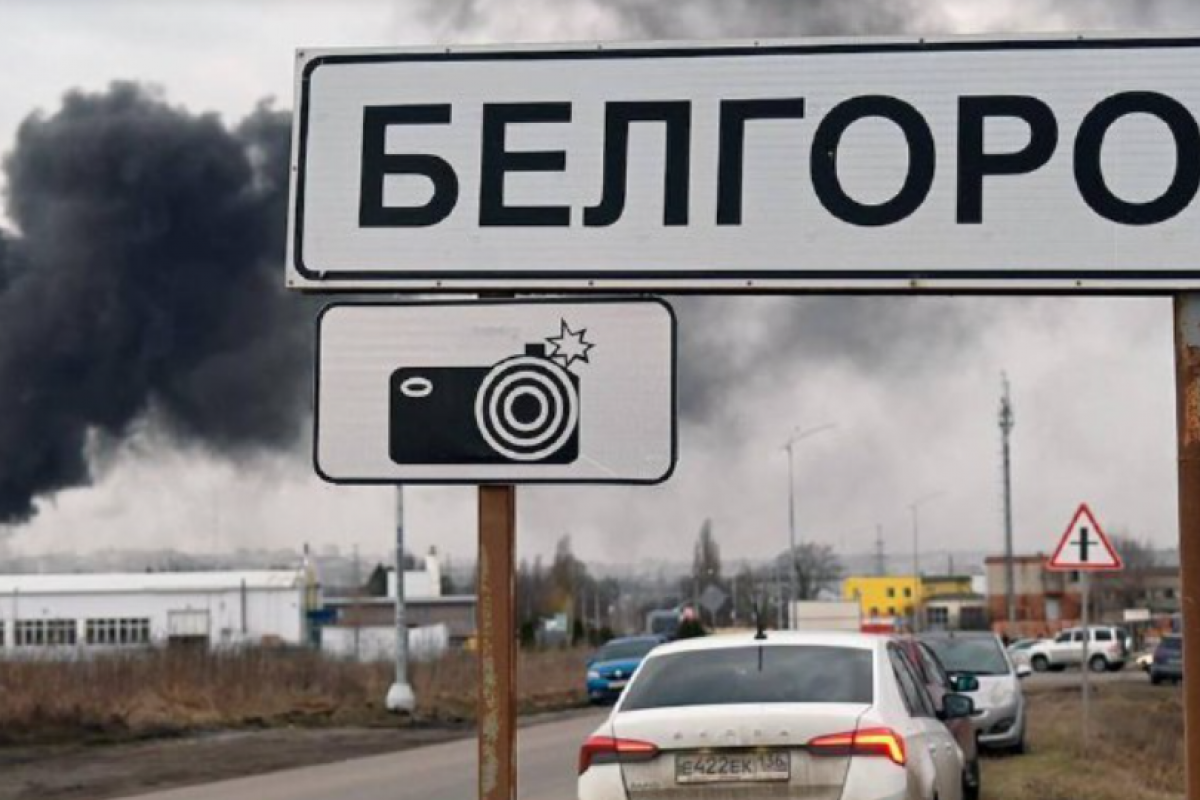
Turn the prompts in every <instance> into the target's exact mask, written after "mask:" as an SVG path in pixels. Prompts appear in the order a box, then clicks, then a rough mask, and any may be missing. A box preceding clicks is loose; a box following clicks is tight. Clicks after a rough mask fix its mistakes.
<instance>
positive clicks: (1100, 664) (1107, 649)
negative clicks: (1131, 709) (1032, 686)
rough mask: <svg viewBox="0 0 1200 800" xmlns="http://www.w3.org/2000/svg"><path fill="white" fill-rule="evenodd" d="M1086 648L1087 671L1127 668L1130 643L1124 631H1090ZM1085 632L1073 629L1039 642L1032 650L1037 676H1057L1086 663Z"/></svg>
mask: <svg viewBox="0 0 1200 800" xmlns="http://www.w3.org/2000/svg"><path fill="white" fill-rule="evenodd" d="M1088 630H1089V631H1091V635H1090V637H1089V639H1088V646H1087V667H1088V669H1090V670H1091V671H1092V672H1108V671H1112V672H1115V671H1117V670H1120V669H1124V668H1125V662H1126V661H1127V660H1128V659H1129V647H1130V640H1129V634H1128V633H1126V632H1125V629H1124V628H1110V627H1105V626H1097V627H1091V628H1089V629H1088ZM1083 660H1084V659H1083V629H1082V628H1070V629H1069V630H1065V631H1063V632H1062V633H1060V634H1058V636H1055V637H1054V638H1053V639H1046V640H1044V641H1041V642H1038V643H1037V644H1035V645H1034V646H1033V647H1031V648H1030V650H1029V665H1030V666H1031V667H1033V669H1034V671H1035V672H1046V671H1048V670H1053V671H1055V672H1058V671H1061V670H1064V669H1066V668H1067V667H1077V666H1079V665H1080V664H1081V663H1082V662H1083Z"/></svg>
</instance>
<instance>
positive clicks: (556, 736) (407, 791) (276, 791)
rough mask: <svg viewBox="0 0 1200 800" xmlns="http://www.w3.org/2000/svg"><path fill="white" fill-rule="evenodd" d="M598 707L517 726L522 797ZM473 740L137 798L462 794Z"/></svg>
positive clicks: (315, 799) (533, 795)
mask: <svg viewBox="0 0 1200 800" xmlns="http://www.w3.org/2000/svg"><path fill="white" fill-rule="evenodd" d="M1079 679H1080V673H1079V671H1078V670H1070V671H1067V672H1062V673H1048V674H1039V675H1035V676H1032V677H1030V678H1029V679H1027V681H1026V682H1025V684H1026V686H1027V688H1029V689H1031V690H1034V691H1035V692H1036V691H1037V690H1038V689H1041V690H1047V689H1054V688H1058V687H1069V686H1078V684H1079ZM1145 680H1146V676H1145V674H1144V673H1142V672H1140V671H1138V670H1133V669H1129V670H1125V671H1124V672H1120V673H1107V674H1104V675H1096V676H1093V681H1094V683H1096V684H1105V683H1116V682H1125V681H1145ZM603 716H604V715H603V712H591V713H586V714H581V715H578V716H572V717H569V718H567V719H562V720H556V721H553V722H546V723H542V724H537V725H530V726H528V727H524V728H522V729H521V730H520V732H519V734H518V739H517V741H518V751H519V764H520V786H519V796H520V798H521V800H570V798H573V797H574V796H575V761H576V755H577V753H578V748H579V744H580V743H581V742H582V741H583V739H584V738H585V737H586V736H587V735H588V734H589V733H591V731H592V730H593V729H595V727H596V726H597V725H599V723H600V720H601V719H603ZM475 748H476V743H475V740H474V739H466V740H461V741H455V742H448V743H446V744H439V745H431V746H429V747H422V748H418V749H414V750H407V751H404V752H400V753H393V754H389V755H382V756H372V757H369V758H360V759H354V760H352V761H343V762H340V763H335V764H327V765H323V766H315V767H306V768H302V769H292V770H287V771H283V772H275V773H270V774H267V775H259V776H255V777H250V778H239V779H236V780H230V781H222V782H219V783H210V784H205V785H202V786H194V787H190V788H184V789H175V790H170V791H163V792H156V793H153V794H146V795H138V796H137V798H136V799H135V800H468V799H469V798H472V797H475V793H476V749H475Z"/></svg>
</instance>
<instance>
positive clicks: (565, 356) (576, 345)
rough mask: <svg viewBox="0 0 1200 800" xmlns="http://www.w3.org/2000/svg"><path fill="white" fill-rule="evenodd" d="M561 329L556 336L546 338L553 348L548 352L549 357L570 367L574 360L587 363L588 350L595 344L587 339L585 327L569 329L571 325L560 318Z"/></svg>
mask: <svg viewBox="0 0 1200 800" xmlns="http://www.w3.org/2000/svg"><path fill="white" fill-rule="evenodd" d="M561 323H562V330H561V331H560V332H559V334H558V336H551V337H549V338H548V339H546V341H547V342H549V343H550V346H551V347H553V348H554V350H553V351H552V352H551V353H550V357H551V358H553V359H555V360H556V361H560V362H561V363H562V365H563V366H564V367H568V368H570V366H571V365H572V364H574V363H575V362H576V361H582V362H583V363H585V364H587V363H589V362H588V351H589V350H591V349H592V348H593V347H595V346H596V345H594V344H592V343H591V342H589V341H587V339H586V338H585V337H586V336H587V328H580V329H579V330H577V331H573V330H571V326H570V325H568V324H567V321H566V320H565V319H564V320H561Z"/></svg>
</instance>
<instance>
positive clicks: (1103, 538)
mask: <svg viewBox="0 0 1200 800" xmlns="http://www.w3.org/2000/svg"><path fill="white" fill-rule="evenodd" d="M1080 517H1087V519H1088V521H1089V522H1091V523H1092V528H1093V529H1094V530H1095V531H1096V534H1097V535H1098V536H1099V537H1100V542H1101V543H1102V544H1103V545H1104V549H1105V550H1107V551H1108V554H1109V555H1111V556H1112V557H1113V561H1115V562H1116V564H1114V565H1112V566H1095V567H1086V566H1080V565H1079V564H1074V565H1071V566H1061V565H1059V564H1058V559H1059V557H1060V556H1061V555H1062V553H1063V550H1065V549H1066V547H1067V540H1068V539H1070V538H1071V531H1073V530H1075V523H1077V522H1079V518H1080ZM1046 569H1048V570H1050V571H1052V572H1120V571H1122V570H1123V569H1125V562H1124V561H1123V560H1122V559H1121V554H1120V553H1118V552H1117V549H1116V548H1115V547H1113V546H1112V542H1110V541H1109V540H1108V535H1107V534H1106V533H1105V532H1104V529H1103V528H1101V527H1100V523H1099V522H1098V521H1097V520H1096V515H1095V514H1093V513H1092V509H1091V508H1089V507H1088V504H1087V503H1080V504H1079V508H1078V509H1077V510H1076V511H1075V516H1073V517H1071V521H1070V523H1068V524H1067V529H1066V531H1064V532H1063V535H1062V538H1061V539H1060V540H1059V542H1058V547H1057V548H1056V549H1055V551H1054V555H1053V556H1052V557H1051V558H1050V560H1049V561H1047V562H1046Z"/></svg>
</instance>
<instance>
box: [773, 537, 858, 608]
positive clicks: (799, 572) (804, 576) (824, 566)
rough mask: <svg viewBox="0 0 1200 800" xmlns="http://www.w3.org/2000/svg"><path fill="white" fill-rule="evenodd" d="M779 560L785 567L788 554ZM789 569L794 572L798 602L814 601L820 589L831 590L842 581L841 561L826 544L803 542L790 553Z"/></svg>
mask: <svg viewBox="0 0 1200 800" xmlns="http://www.w3.org/2000/svg"><path fill="white" fill-rule="evenodd" d="M780 558H781V559H782V561H783V564H784V565H785V567H786V566H787V561H788V554H787V553H784V554H783V555H782V556H780ZM791 562H792V563H791V568H792V569H794V570H795V571H796V591H797V592H798V594H799V595H800V596H799V597H798V598H797V599H799V600H815V599H816V597H817V594H818V593H819V592H820V591H821V590H822V589H829V590H832V589H834V588H835V587H836V585H837V582H838V581H840V580H841V579H842V573H843V567H842V561H841V559H840V558H838V556H837V553H835V552H834V551H833V548H832V547H830V546H829V545H827V544H818V543H816V542H805V543H803V544H800V545H797V546H796V549H795V551H793V552H792V558H791Z"/></svg>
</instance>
